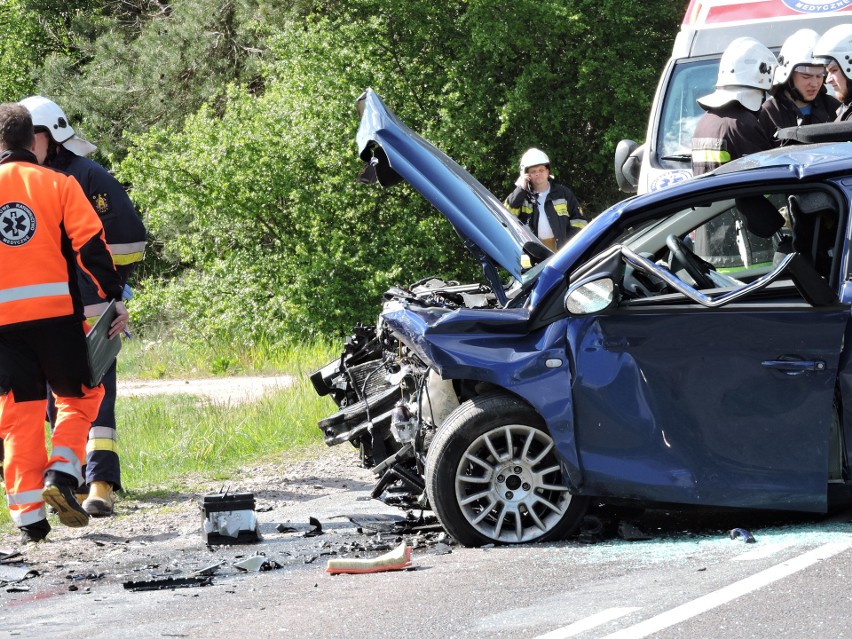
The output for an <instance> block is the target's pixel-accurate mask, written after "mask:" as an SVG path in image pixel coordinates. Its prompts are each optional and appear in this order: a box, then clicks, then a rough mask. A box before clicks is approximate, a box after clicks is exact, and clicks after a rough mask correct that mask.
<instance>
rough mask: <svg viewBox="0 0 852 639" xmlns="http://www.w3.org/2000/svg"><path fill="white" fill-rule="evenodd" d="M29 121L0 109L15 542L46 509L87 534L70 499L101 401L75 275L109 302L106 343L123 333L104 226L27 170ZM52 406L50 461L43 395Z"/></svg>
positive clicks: (4, 373) (63, 183)
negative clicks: (112, 315)
mask: <svg viewBox="0 0 852 639" xmlns="http://www.w3.org/2000/svg"><path fill="white" fill-rule="evenodd" d="M35 147H36V144H35V131H34V128H33V123H32V119H31V117H30V114H29V112H28V111H27V109H26V108H25V107H23V106H22V105H20V104H14V103H2V104H0V438H2V440H3V444H4V449H5V450H4V454H5V459H4V480H5V484H6V495H7V505H8V507H9V513H10V515H11V518H12V521H13V522H14V524H15V525H16V526H17V527H18V528H20V530H21V536H22V537H21V538H22V540H23V541H25V542H37V541H41V540H43V539H44V538H45V537H46V536H47V535H48V533H49V532H50V524H49V522H48V520H47V512H46V508H45V504H49V505H50V506H52V507H53V508H54V510H55V511H56V514H57V515H58V517H59V520H60V521H61V522H62V523H63V524H65V525H66V526H71V527H81V526H85V525H87V524H88V520H89V513H87V512H86V511H85V510H84V509H83V508H82V507H81V506H80V504H79V503H78V502H77V500H76V498H75V497H74V494H73V491H74V489H75V488H77V487H79V486H80V485H81V484H82V482H83V476H82V472H81V471H82V463H83V460H85V457H86V439H87V434H88V431H89V429H90V428H91V426H92V422H93V421H94V419H95V416H96V415H97V413H98V408H99V406H100V403H101V399H102V398H103V394H104V391H103V388H102V387H101V386H99V385H97V380H92V375H91V371H90V369H89V365H88V357H87V344H86V336H85V332H84V331H83V322H82V318H83V315H82V302H81V301H80V298H79V291H78V290H77V286H76V278H75V277H74V271H75V266H74V264H75V263H76V267H77V268H80V269H82V271H83V272H85V273H87V274H88V275H90V276H91V277H92V278H93V281H94V282H95V283H96V286H97V288H98V291H99V292H100V294H101V295H102V296H103V297H104V298H106V299H112V300H115V311H116V317H115V319H114V320H113V322H112V323H111V324H110V328H109V336H110V337H111V338H114V337H115V336H116V335H117V334H119V333H120V332H121V331H122V330H123V329H124V328H125V327H126V325H127V310H126V309H125V308H124V304H123V303H122V302H121V292H122V291H121V285H120V282H119V279H118V274H117V273H116V271H115V268H114V267H113V265H112V256H111V255H110V252H109V249H108V248H107V245H106V242H105V240H104V233H103V226H102V225H101V222H100V220H99V219H98V216H97V214H96V213H95V211H94V209H93V208H92V207H91V206H90V205H89V203H88V201H87V199H86V196H85V194H84V193H83V190H82V188H81V187H80V185H79V184H78V183H77V181H76V180H75V179H74V178H72V177H70V176H67V175H64V174H62V173H59V172H57V171H53V170H51V169H48V168H44V167H41V166H39V165H38V163H37V158H36V155H35V152H34V149H35ZM48 386H50V388H51V389H52V392H53V395H54V396H55V398H56V405H57V420H56V426H55V428H54V429H53V431H52V433H51V438H50V453H49V455H48V452H47V450H46V446H45V433H44V418H45V410H46V407H47V388H48Z"/></svg>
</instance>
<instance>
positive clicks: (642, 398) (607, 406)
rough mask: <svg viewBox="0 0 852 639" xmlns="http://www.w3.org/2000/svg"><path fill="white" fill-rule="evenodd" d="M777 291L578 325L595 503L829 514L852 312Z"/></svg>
mask: <svg viewBox="0 0 852 639" xmlns="http://www.w3.org/2000/svg"><path fill="white" fill-rule="evenodd" d="M681 230H683V229H681ZM648 247H649V245H648V243H647V242H646V243H645V246H644V248H648ZM652 248H653V247H652ZM649 264H650V262H649ZM820 282H822V280H820ZM776 284H779V285H778V286H776V287H774V288H764V289H761V290H759V291H755V292H754V293H753V294H748V295H745V296H744V297H741V298H739V299H735V300H734V301H732V302H731V303H728V304H724V305H721V306H712V305H705V304H704V303H697V302H696V300H697V299H699V298H700V297H701V296H700V295H699V296H696V298H695V299H690V298H688V297H686V296H683V295H677V294H666V295H660V296H657V297H654V296H651V297H650V298H647V299H643V300H634V301H627V302H624V301H622V302H621V303H619V304H618V305H617V306H616V307H614V308H608V309H607V310H605V311H602V312H600V313H598V314H595V315H590V316H586V317H584V318H583V321H573V322H569V323H568V324H569V330H568V336H567V337H568V339H567V342H568V348H569V350H570V354H571V356H572V358H573V362H574V367H575V368H574V379H573V382H572V396H573V405H574V429H575V430H574V433H575V442H576V446H577V451H578V458H579V462H580V466H581V473H582V488H581V490H582V492H583V493H584V494H589V495H597V496H618V497H630V498H636V499H642V500H649V501H655V502H672V503H683V504H696V505H705V506H725V507H728V506H730V507H748V508H765V509H789V510H803V511H815V512H819V511H824V510H825V509H826V499H827V497H826V493H827V482H828V467H829V466H828V465H829V435H830V432H831V426H832V420H833V417H834V413H835V406H834V397H835V382H836V378H837V372H838V362H839V359H840V353H841V349H842V344H843V334H844V330H845V328H846V325H847V322H848V320H849V306H848V305H844V304H840V303H838V302H832V303H828V304H825V303H822V305H820V306H813V305H811V304H810V303H808V302H806V301H805V299H804V298H803V297H802V296H801V295H800V294H799V292H798V290H797V288H796V287H794V286H793V285H792V283H788V284H789V285H783V284H782V283H776ZM707 299H708V302H707V303H708V304H710V301H709V300H710V297H708V298H707ZM811 301H813V300H811Z"/></svg>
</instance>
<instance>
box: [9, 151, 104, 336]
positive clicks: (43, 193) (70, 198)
mask: <svg viewBox="0 0 852 639" xmlns="http://www.w3.org/2000/svg"><path fill="white" fill-rule="evenodd" d="M23 155H24V154H22V153H19V152H15V151H12V152H7V153H4V154H3V156H0V193H2V194H3V197H2V204H0V251H3V258H2V263H3V268H2V269H0V289H2V290H8V289H11V290H16V289H17V292H16V293H15V294H13V295H10V294H7V295H6V296H5V297H4V299H3V300H0V326H6V325H9V324H16V323H19V322H22V321H33V320H45V319H51V318H61V317H68V316H72V317H73V316H75V315H76V316H78V317H79V318H81V319H82V307H78V308H74V306H75V303H74V299H73V298H72V296H71V294H70V289H69V282H68V267H69V254H68V248H69V247H64V246H63V243H64V242H65V241H66V240H65V239H64V238H65V237H66V232H67V233H68V234H70V235H71V236H73V237H77V238H79V237H87V238H90V237H94V236H99V234H101V233H102V230H101V227H100V224H99V221H98V219H97V218H96V217H95V216H93V215H91V213H90V212H88V211H86V210H85V209H83V207H85V205H86V203H85V199H83V198H81V197H79V196H81V195H82V193H81V192H80V187H79V185H78V184H77V182H76V181H75V180H74V178H72V177H70V176H67V175H63V174H61V173H59V172H57V171H53V170H51V169H47V168H44V167H40V166H39V165H38V164H37V163H36V162H35V157H34V156H32V154H29V155H30V156H31V159H30V158H26V157H22V156H23ZM72 191H76V192H77V193H72ZM67 213H70V214H67ZM72 246H73V249H75V250H77V251H80V252H84V253H85V252H86V251H87V247H86V245H79V244H76V245H73V244H72ZM96 258H99V259H100V260H101V261H103V260H105V259H109V254H108V253H106V254H105V255H104V254H102V255H100V256H96ZM79 266H80V268H82V269H83V270H84V272H86V273H88V274H89V275H90V276H91V273H90V272H89V270H88V269H87V268H86V267H85V266H83V265H79ZM104 268H109V263H105V264H104ZM23 287H33V288H29V289H27V288H23ZM100 292H101V293H103V292H102V291H100ZM78 306H79V304H78Z"/></svg>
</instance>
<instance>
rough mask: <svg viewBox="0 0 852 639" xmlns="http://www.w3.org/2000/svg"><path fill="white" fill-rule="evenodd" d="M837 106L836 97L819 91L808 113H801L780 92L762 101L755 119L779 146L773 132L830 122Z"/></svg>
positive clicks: (773, 142) (838, 103) (775, 144)
mask: <svg viewBox="0 0 852 639" xmlns="http://www.w3.org/2000/svg"><path fill="white" fill-rule="evenodd" d="M839 106H840V102H839V101H838V100H837V98H834V97H832V96H830V95H828V94H827V93H820V94H819V95H817V97H816V99H815V100H814V101H813V102H812V103H811V112H810V114H808V115H802V113H801V112H800V111H799V108H798V107H797V106H796V103H795V102H793V101H792V100H791V99H790V98H789V97H787V95H786V94H784V93H783V92H782V93H779V94H778V95H777V96H775V97H773V98H769V99H768V100H767V101H766V102H764V103H763V106H762V107H761V109H760V114H759V115H758V116H757V121H758V122H760V126H761V128H762V129H763V131H764V133H766V135H767V136H768V137H769V139H770V140H772V144H773V146H779V145H780V144H781V143H780V142H779V141H777V140H775V132H776V131H777V130H778V129H786V128H787V127H791V126H800V125H803V124H822V123H823V122H831V121H833V120H834V118H835V117H836V115H835V113H836V111H837V107H839Z"/></svg>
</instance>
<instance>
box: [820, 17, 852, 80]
mask: <svg viewBox="0 0 852 639" xmlns="http://www.w3.org/2000/svg"><path fill="white" fill-rule="evenodd" d="M814 57H815V58H817V59H820V60H823V61H825V64H828V63H830V62H835V63H836V64H837V66H839V67H840V70H841V71H843V75H845V76H846V78H847V79H852V24H838V25H837V26H834V27H831V29H829V30H828V31H826V32H825V33H823V34H822V37H821V38H820V39H819V40H818V41H817V43H816V46H815V47H814Z"/></svg>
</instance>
